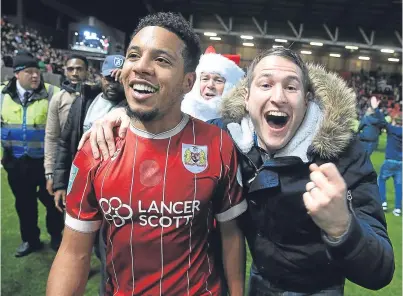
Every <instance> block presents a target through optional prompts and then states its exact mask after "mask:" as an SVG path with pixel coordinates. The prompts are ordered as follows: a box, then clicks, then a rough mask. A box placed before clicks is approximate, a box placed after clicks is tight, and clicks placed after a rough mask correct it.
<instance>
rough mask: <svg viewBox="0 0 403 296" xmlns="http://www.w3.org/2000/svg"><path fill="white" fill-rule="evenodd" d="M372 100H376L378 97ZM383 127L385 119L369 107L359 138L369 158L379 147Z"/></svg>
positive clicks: (362, 120)
mask: <svg viewBox="0 0 403 296" xmlns="http://www.w3.org/2000/svg"><path fill="white" fill-rule="evenodd" d="M372 98H375V100H376V97H372ZM371 100H372V99H371ZM382 127H383V118H380V117H379V113H377V112H375V111H374V109H373V108H372V107H368V110H367V113H366V114H365V116H364V117H363V118H362V119H361V121H360V125H359V126H358V137H359V139H360V141H361V142H362V144H363V146H364V150H365V151H366V152H367V153H368V156H371V154H372V153H373V152H374V151H375V149H376V147H378V141H379V135H380V134H381V131H382Z"/></svg>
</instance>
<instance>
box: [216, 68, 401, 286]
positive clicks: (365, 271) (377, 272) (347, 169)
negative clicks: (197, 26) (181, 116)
mask: <svg viewBox="0 0 403 296" xmlns="http://www.w3.org/2000/svg"><path fill="white" fill-rule="evenodd" d="M309 73H310V78H311V81H312V83H313V87H314V89H315V98H314V100H313V101H314V102H316V103H317V105H318V106H320V112H321V113H322V114H323V120H322V121H319V122H318V124H316V128H317V129H316V130H315V132H314V133H313V134H312V142H311V143H310V145H309V147H308V148H307V149H305V150H304V151H305V152H304V153H302V154H300V155H301V157H303V158H304V159H305V158H306V159H305V162H304V161H302V159H301V157H298V155H295V154H293V153H288V154H287V153H286V154H285V155H284V154H283V155H282V156H281V157H276V154H275V155H271V156H267V157H264V159H265V162H263V160H262V159H263V157H262V155H264V152H263V151H262V150H261V149H260V148H259V147H257V145H256V144H255V139H254V137H253V134H254V133H253V130H252V131H251V130H247V129H248V128H241V125H240V124H239V123H240V122H241V121H242V120H244V121H245V120H246V121H248V115H247V113H246V110H245V107H244V96H245V94H246V90H245V89H246V84H245V82H243V83H241V84H240V85H239V86H238V88H237V89H235V91H234V92H233V93H232V94H230V95H229V96H228V97H227V98H223V103H222V104H223V105H222V114H223V118H222V119H218V120H213V121H212V122H211V123H213V124H216V125H219V126H220V127H221V128H223V129H225V130H227V131H228V132H229V134H230V135H231V137H232V138H233V140H234V142H235V144H236V146H237V148H238V152H239V158H240V160H239V161H240V164H241V169H242V178H243V185H244V194H245V197H246V198H247V200H248V211H247V212H246V213H245V214H244V215H243V216H242V217H241V218H240V222H241V227H242V229H243V231H244V234H245V236H246V238H247V241H248V244H249V247H250V251H251V255H252V257H253V261H254V264H255V265H256V267H257V269H258V271H259V273H260V274H261V275H262V276H263V278H265V279H266V280H268V281H269V282H270V283H271V284H273V285H274V286H277V287H279V288H280V289H282V290H286V291H295V292H305V293H314V292H317V291H320V290H322V289H324V288H328V287H331V286H334V285H338V284H343V283H344V280H345V278H348V279H349V280H350V281H352V282H354V283H356V284H358V285H360V286H363V287H365V288H368V289H374V290H376V289H380V288H382V287H384V286H386V285H388V284H389V283H390V281H391V280H392V277H393V273H394V255H393V249H392V244H391V242H390V240H389V238H388V234H387V230H386V221H385V216H384V213H383V211H382V208H381V202H380V197H379V189H378V186H377V175H376V172H375V171H374V168H373V166H372V164H371V161H370V159H369V157H368V155H367V154H366V153H365V152H364V151H363V148H362V147H361V143H360V142H359V141H358V140H357V139H356V138H354V136H353V131H352V126H353V125H352V122H353V120H354V117H355V96H354V94H353V92H352V91H350V90H349V89H348V88H347V87H346V86H345V83H344V82H343V81H342V80H341V78H339V77H337V76H335V75H332V74H329V73H327V72H326V71H325V70H324V69H322V68H320V67H314V66H310V68H309ZM306 117H307V116H306ZM303 124H304V122H303ZM303 124H302V125H301V127H302V126H303ZM244 126H246V125H244ZM249 126H250V125H249ZM301 127H300V130H301ZM300 130H299V131H300ZM299 131H297V133H296V135H295V136H294V138H295V137H296V136H297V135H298V133H299ZM301 138H302V137H301ZM296 147H297V148H296V149H298V145H297V146H296ZM286 148H287V147H286ZM286 148H283V149H286ZM278 154H281V152H280V153H278ZM325 162H333V163H334V164H335V165H336V166H337V168H338V169H339V171H340V173H341V174H342V176H343V177H344V180H345V182H346V183H347V186H348V194H347V197H346V199H347V202H348V205H349V208H350V211H351V213H352V221H351V224H350V227H349V230H348V232H347V234H346V235H345V236H344V237H343V238H342V240H341V241H339V242H337V243H332V242H331V241H330V240H329V239H328V238H327V236H326V235H325V234H324V233H323V232H322V231H321V230H320V229H319V228H318V227H317V226H316V224H315V223H314V222H313V220H312V219H311V218H310V216H309V215H308V214H307V210H306V208H305V205H304V202H303V198H302V195H303V193H304V192H305V185H306V184H307V183H308V182H309V181H310V180H309V174H310V171H309V164H310V163H317V164H319V165H320V164H323V163H325Z"/></svg>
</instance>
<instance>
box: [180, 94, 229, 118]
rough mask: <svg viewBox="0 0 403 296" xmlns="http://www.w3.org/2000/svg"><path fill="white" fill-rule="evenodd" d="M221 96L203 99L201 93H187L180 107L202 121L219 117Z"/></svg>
mask: <svg viewBox="0 0 403 296" xmlns="http://www.w3.org/2000/svg"><path fill="white" fill-rule="evenodd" d="M220 107H221V96H216V97H214V98H212V99H210V100H205V99H204V98H203V97H202V96H201V95H199V96H194V97H190V96H189V95H187V96H186V97H185V98H184V99H183V101H182V106H181V109H182V111H183V112H185V113H187V114H189V115H191V116H193V117H195V118H197V119H200V120H203V121H208V120H211V119H215V118H219V117H220Z"/></svg>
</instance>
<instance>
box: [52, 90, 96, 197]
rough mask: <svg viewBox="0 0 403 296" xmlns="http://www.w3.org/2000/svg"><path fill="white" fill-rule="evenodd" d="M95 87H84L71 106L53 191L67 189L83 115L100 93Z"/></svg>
mask: <svg viewBox="0 0 403 296" xmlns="http://www.w3.org/2000/svg"><path fill="white" fill-rule="evenodd" d="M101 91H102V90H101V88H100V87H97V86H90V85H84V86H83V87H82V89H81V95H80V96H79V97H77V98H76V99H75V100H74V102H73V103H72V104H71V107H70V111H69V115H68V117H67V121H66V124H65V126H64V129H63V131H62V134H61V137H60V141H59V145H58V149H57V155H56V162H55V169H54V172H53V190H54V191H56V190H59V189H67V185H68V180H69V173H70V168H71V164H72V163H73V159H74V156H75V154H76V153H77V147H78V143H79V142H80V139H81V136H82V135H83V124H84V119H85V115H86V114H87V111H88V108H89V106H90V105H91V103H92V101H93V100H94V99H95V97H96V96H97V95H98V94H99V93H100V92H101Z"/></svg>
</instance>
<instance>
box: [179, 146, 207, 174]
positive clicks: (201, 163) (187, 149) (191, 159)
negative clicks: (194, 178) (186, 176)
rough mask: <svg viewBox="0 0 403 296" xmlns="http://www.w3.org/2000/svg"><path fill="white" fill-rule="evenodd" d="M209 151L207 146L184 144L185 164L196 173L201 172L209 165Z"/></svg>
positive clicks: (183, 159) (183, 155) (183, 157)
mask: <svg viewBox="0 0 403 296" xmlns="http://www.w3.org/2000/svg"><path fill="white" fill-rule="evenodd" d="M207 153H208V150H207V146H198V145H191V144H182V162H183V165H184V166H185V168H186V169H187V170H188V171H190V172H192V173H194V174H197V173H201V172H203V171H204V170H205V169H206V168H207V165H208V161H207V155H208V154H207Z"/></svg>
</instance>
